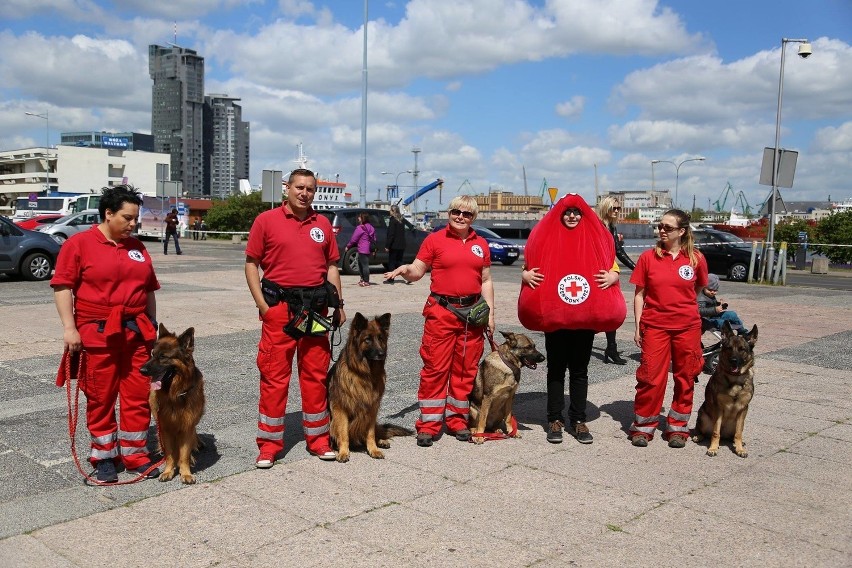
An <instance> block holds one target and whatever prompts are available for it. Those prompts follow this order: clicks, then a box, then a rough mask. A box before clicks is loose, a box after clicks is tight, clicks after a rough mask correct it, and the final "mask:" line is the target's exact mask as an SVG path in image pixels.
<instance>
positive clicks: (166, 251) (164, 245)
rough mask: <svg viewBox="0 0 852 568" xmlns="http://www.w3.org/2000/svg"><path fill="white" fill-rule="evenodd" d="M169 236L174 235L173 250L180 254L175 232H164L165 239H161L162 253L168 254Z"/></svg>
mask: <svg viewBox="0 0 852 568" xmlns="http://www.w3.org/2000/svg"><path fill="white" fill-rule="evenodd" d="M169 237H174V239H175V252H176V253H178V254H181V252H180V244H178V236H177V233H166V240H164V241H163V254H169Z"/></svg>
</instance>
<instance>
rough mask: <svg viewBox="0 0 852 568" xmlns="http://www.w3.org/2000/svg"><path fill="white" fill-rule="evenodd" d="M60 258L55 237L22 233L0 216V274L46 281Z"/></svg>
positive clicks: (23, 230)
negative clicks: (17, 275) (58, 257)
mask: <svg viewBox="0 0 852 568" xmlns="http://www.w3.org/2000/svg"><path fill="white" fill-rule="evenodd" d="M58 255H59V243H58V242H57V241H56V240H55V239H54V238H53V237H51V236H50V235H45V234H44V233H39V232H37V231H29V230H27V229H22V228H20V227H18V226H17V225H15V224H14V223H12V221H10V220H9V219H7V218H6V217H3V216H0V274H20V275H21V276H23V277H24V278H25V279H27V280H47V279H48V278H50V273H51V272H52V271H53V267H54V266H55V265H56V257H57V256H58Z"/></svg>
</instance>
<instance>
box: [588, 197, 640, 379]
mask: <svg viewBox="0 0 852 568" xmlns="http://www.w3.org/2000/svg"><path fill="white" fill-rule="evenodd" d="M595 212H596V213H597V214H598V217H600V220H601V221H602V222H603V224H604V226H605V227H606V228H607V230H609V232H610V234H611V235H612V240H613V242H614V243H615V257H616V258H617V259H618V260H620V261H621V264H623V265H624V266H626V267H627V268H629V269H630V270H633V269H634V268H636V263H634V262H633V259H631V258H630V256H628V254H627V253H626V252H625V251H624V236H623V235H621V234H620V233H619V232H618V230H617V229H616V227H615V222H616V221H617V220H618V215H619V213H621V206H620V205H619V204H618V201H616V200H615V198H613V197H604V198H603V199H601V201H600V203H598V205H597V207H595ZM604 363H615V364H616V365H624V364H626V363H627V360H625V359H624V358H623V357H621V355H619V354H618V345H617V344H616V342H615V331H608V332H606V350H605V351H604Z"/></svg>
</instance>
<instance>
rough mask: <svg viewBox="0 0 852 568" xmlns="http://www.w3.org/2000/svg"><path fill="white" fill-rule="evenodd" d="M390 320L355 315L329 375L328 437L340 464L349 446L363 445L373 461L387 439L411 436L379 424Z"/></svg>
mask: <svg viewBox="0 0 852 568" xmlns="http://www.w3.org/2000/svg"><path fill="white" fill-rule="evenodd" d="M390 320H391V315H390V314H384V315H382V316H378V317H376V318H373V319H372V320H370V321H367V318H365V317H364V316H363V315H361V313H360V312H358V313H356V314H355V317H354V318H353V319H352V325H351V326H350V328H349V338H348V339H347V341H346V346H345V347H344V348H343V350H342V351H341V352H340V357H338V359H337V362H336V363H335V364H334V365H332V367H331V369H329V371H328V407H329V411H330V412H331V438H332V440H333V441H334V442H335V443H336V445H337V461H339V462H347V461H349V447H350V445H351V446H361V447H366V449H367V453H368V454H369V455H370V457H371V458H376V459H381V458H384V457H385V455H384V453H382V451H381V450H380V449H379V448H389V447H390V438H392V437H393V436H410V435H411V434H412V433H413V432H412V431H411V430H408V429H407V428H402V427H401V426H395V425H393V424H378V423H377V420H378V415H379V406H380V405H381V402H382V396H383V395H384V394H385V378H386V377H385V359H386V358H387V352H388V335H389V333H390Z"/></svg>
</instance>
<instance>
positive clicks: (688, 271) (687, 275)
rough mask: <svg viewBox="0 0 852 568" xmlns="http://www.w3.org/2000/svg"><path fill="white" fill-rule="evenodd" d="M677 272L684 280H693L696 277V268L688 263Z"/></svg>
mask: <svg viewBox="0 0 852 568" xmlns="http://www.w3.org/2000/svg"><path fill="white" fill-rule="evenodd" d="M677 273H678V274H679V275H680V277H681V278H683V279H684V280H692V279H693V278H694V277H695V270H694V269H693V268H692V267H691V266H689V265H688V264H687V265H685V266H681V267H680V268H678V269H677Z"/></svg>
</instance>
